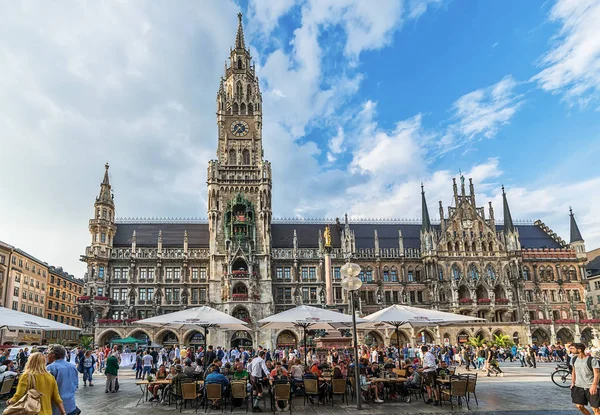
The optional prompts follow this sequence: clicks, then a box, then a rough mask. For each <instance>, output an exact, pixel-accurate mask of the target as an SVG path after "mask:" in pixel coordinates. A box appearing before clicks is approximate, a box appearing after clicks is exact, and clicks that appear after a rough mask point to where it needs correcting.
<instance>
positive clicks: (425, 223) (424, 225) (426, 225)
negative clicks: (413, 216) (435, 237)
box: [421, 183, 431, 232]
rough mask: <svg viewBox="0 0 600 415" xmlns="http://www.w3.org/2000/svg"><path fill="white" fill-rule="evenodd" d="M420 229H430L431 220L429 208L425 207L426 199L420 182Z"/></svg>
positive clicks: (424, 230) (425, 230)
mask: <svg viewBox="0 0 600 415" xmlns="http://www.w3.org/2000/svg"><path fill="white" fill-rule="evenodd" d="M421 215H422V217H421V230H422V231H423V232H428V231H430V230H431V220H430V219H429V210H428V209H427V201H426V200H425V188H424V187H423V183H421Z"/></svg>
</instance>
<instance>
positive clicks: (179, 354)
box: [175, 344, 181, 360]
mask: <svg viewBox="0 0 600 415" xmlns="http://www.w3.org/2000/svg"><path fill="white" fill-rule="evenodd" d="M175 357H176V358H177V359H180V360H181V350H179V345H178V344H176V345H175Z"/></svg>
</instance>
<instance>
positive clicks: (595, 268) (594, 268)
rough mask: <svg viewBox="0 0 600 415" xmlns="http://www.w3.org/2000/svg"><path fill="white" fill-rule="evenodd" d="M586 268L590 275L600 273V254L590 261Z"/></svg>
mask: <svg viewBox="0 0 600 415" xmlns="http://www.w3.org/2000/svg"><path fill="white" fill-rule="evenodd" d="M585 269H586V271H588V272H589V273H590V275H589V276H590V277H594V276H596V275H600V255H599V256H597V257H596V258H594V259H592V260H591V261H590V262H588V264H587V265H586V266H585Z"/></svg>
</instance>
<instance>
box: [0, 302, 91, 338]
mask: <svg viewBox="0 0 600 415" xmlns="http://www.w3.org/2000/svg"><path fill="white" fill-rule="evenodd" d="M2 329H9V330H43V331H61V330H65V331H67V330H70V331H81V329H80V328H78V327H73V326H69V325H67V324H63V323H59V322H58V321H54V320H48V319H46V318H43V317H38V316H34V315H33V314H27V313H22V312H20V311H17V310H13V309H11V308H5V307H0V336H1V333H2V332H1V330H2Z"/></svg>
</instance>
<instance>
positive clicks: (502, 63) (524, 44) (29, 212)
mask: <svg viewBox="0 0 600 415" xmlns="http://www.w3.org/2000/svg"><path fill="white" fill-rule="evenodd" d="M375 4H376V7H375ZM238 11H242V12H244V24H245V33H246V44H247V45H249V47H250V50H251V53H252V55H253V57H254V60H255V63H256V65H257V71H258V74H259V77H260V80H261V88H262V91H263V100H264V104H263V109H264V145H265V157H266V158H267V159H268V160H270V161H271V162H272V164H273V171H274V190H273V197H274V201H273V206H274V211H275V212H274V213H275V216H278V217H337V216H342V215H343V214H344V213H345V212H348V213H349V214H350V216H353V217H402V218H413V217H418V216H419V215H420V183H421V182H423V183H424V185H425V189H426V191H427V197H428V202H429V205H430V212H431V213H432V216H433V217H437V216H438V209H437V201H438V200H442V201H443V203H444V205H445V206H447V205H450V203H451V197H452V181H451V178H452V177H456V176H457V175H458V172H459V169H461V170H462V172H463V173H464V174H465V176H467V177H472V178H473V180H474V182H475V185H476V191H477V202H478V204H480V205H487V202H488V201H492V202H493V203H494V206H495V209H496V215H497V216H498V217H501V214H502V211H501V210H502V204H501V203H500V198H501V193H500V192H501V190H500V187H501V184H502V183H504V185H505V186H506V188H507V192H508V195H509V201H510V204H511V209H512V213H513V217H515V218H520V219H542V220H543V221H544V222H545V223H547V224H548V225H549V226H550V227H551V228H552V229H554V230H555V231H557V232H558V233H559V234H560V235H561V236H562V237H563V238H565V239H568V223H569V221H568V208H569V205H572V206H573V209H574V211H575V213H576V217H577V220H578V222H579V225H580V228H581V230H582V233H583V236H584V238H585V239H586V243H587V247H588V249H592V248H596V247H598V246H600V196H599V194H600V193H599V192H598V189H599V188H600V173H599V172H598V166H597V165H596V164H595V163H596V162H597V160H598V157H597V155H598V154H599V152H600V114H599V112H600V99H599V97H600V34H599V31H600V30H599V29H598V28H599V27H600V1H592V0H578V1H572V0H557V1H537V2H536V1H527V2H523V1H517V0H509V1H503V2H461V1H456V0H454V1H452V0H421V1H420V0H398V1H391V0H390V1H388V0H377V2H373V1H367V0H312V1H311V0H305V1H300V2H294V1H291V0H273V1H265V0H260V1H256V2H253V1H250V2H249V3H248V2H246V1H243V2H231V1H222V0H219V1H216V0H215V1H208V0H206V1H202V2H197V1H184V0H178V1H176V2H166V1H142V0H136V1H117V0H114V1H102V2H99V1H98V2H91V1H75V0H69V1H67V0H60V1H57V2H46V1H41V0H38V1H26V0H24V1H19V2H17V1H8V0H5V1H4V0H0V91H2V93H1V94H0V156H1V161H0V191H1V192H0V240H3V241H5V242H8V243H10V244H12V245H15V246H17V247H19V248H21V249H24V250H26V251H28V252H30V253H31V254H33V255H35V256H37V257H38V258H40V259H42V260H44V261H47V262H49V263H51V264H53V265H62V266H63V267H64V268H65V269H66V270H67V271H69V272H71V273H74V274H75V275H77V276H82V275H83V272H84V264H83V263H81V262H79V261H78V259H79V255H80V254H82V253H83V252H84V248H85V246H86V245H88V244H89V242H90V238H91V237H90V235H89V233H88V230H87V222H88V220H89V218H91V217H92V213H93V203H94V198H95V197H96V195H97V194H98V191H99V184H100V182H101V180H102V175H103V171H104V163H105V162H107V161H108V162H109V163H110V165H111V168H110V173H111V182H112V184H113V190H114V193H115V202H116V209H117V215H118V216H120V217H131V216H136V217H159V216H160V217H166V216H168V217H205V216H206V199H207V197H206V187H205V186H206V185H205V180H206V166H207V161H208V160H210V159H212V158H215V156H216V154H215V150H216V124H215V115H214V113H215V96H216V92H217V87H218V80H219V77H220V76H221V75H222V73H223V64H224V61H225V59H226V58H227V57H228V53H229V48H230V47H231V45H232V44H233V41H234V37H235V29H236V25H237V17H236V13H237V12H238Z"/></svg>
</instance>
